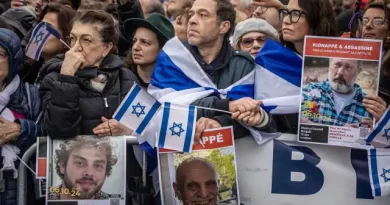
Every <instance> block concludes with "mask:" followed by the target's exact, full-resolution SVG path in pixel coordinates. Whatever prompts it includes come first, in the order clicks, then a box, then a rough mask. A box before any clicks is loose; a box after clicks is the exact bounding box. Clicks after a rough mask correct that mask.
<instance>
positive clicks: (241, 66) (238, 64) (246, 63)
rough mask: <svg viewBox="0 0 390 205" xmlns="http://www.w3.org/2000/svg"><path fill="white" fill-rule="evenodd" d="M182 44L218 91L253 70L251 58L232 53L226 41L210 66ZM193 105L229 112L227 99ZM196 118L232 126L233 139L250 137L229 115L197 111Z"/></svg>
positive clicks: (193, 48)
mask: <svg viewBox="0 0 390 205" xmlns="http://www.w3.org/2000/svg"><path fill="white" fill-rule="evenodd" d="M183 44H184V46H186V48H187V49H188V50H189V51H190V52H191V54H192V55H193V56H194V58H195V59H196V61H197V62H198V63H199V65H200V66H201V67H202V69H203V70H204V71H205V73H206V74H207V75H208V76H209V78H210V80H211V81H212V82H213V83H214V84H215V85H216V87H217V88H218V89H225V88H227V87H229V86H230V85H232V84H234V83H236V82H237V81H239V80H240V79H242V78H243V77H245V76H246V75H248V74H249V73H250V72H252V71H253V70H254V68H255V62H254V60H253V58H252V57H251V56H250V55H249V54H247V53H243V52H240V51H234V50H233V48H232V47H231V46H230V43H229V41H228V40H225V41H224V42H223V45H222V48H221V51H220V52H219V54H218V56H217V57H216V59H215V60H214V61H213V62H211V63H210V64H206V63H205V62H204V61H203V58H202V56H201V55H200V53H199V51H198V49H197V47H195V46H191V45H189V43H188V41H185V42H183ZM193 105H196V106H201V107H209V108H215V109H219V110H225V111H229V99H220V98H218V97H216V96H210V97H206V98H203V99H200V100H197V101H195V102H194V103H193ZM197 117H198V118H200V117H207V118H212V119H214V120H216V121H218V122H219V123H220V124H221V125H222V126H230V125H233V127H234V137H235V138H241V137H244V136H246V135H250V132H249V130H247V129H246V128H244V127H243V126H242V125H241V124H240V123H238V122H237V121H235V120H233V119H232V118H231V116H230V115H227V114H224V113H221V112H215V111H211V110H204V109H198V112H197ZM271 122H272V120H271V119H270V123H269V124H268V125H267V126H266V128H265V129H266V130H265V131H269V132H271V130H270V129H271V127H272V125H271Z"/></svg>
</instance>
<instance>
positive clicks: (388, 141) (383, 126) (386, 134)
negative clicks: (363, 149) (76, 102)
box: [366, 107, 390, 148]
mask: <svg viewBox="0 0 390 205" xmlns="http://www.w3.org/2000/svg"><path fill="white" fill-rule="evenodd" d="M366 141H367V142H368V143H369V144H371V145H372V146H374V147H375V148H385V147H389V146H390V107H388V108H387V109H386V111H385V113H384V115H383V116H382V118H381V119H380V120H379V121H378V123H377V124H376V127H375V128H374V129H373V130H372V131H371V132H370V133H369V134H368V136H367V139H366Z"/></svg>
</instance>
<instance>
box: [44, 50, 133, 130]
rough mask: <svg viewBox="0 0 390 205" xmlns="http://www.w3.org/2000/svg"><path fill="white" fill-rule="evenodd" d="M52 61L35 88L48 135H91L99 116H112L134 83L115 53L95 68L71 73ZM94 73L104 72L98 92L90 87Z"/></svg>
mask: <svg viewBox="0 0 390 205" xmlns="http://www.w3.org/2000/svg"><path fill="white" fill-rule="evenodd" d="M53 60H57V62H51V63H50V64H51V66H50V67H49V68H48V72H49V74H48V75H46V76H45V78H44V79H43V81H42V82H41V85H40V88H39V89H40V93H41V95H42V96H43V108H44V110H45V115H44V121H45V125H46V129H47V132H48V135H49V136H50V137H52V138H69V137H73V136H76V135H89V134H93V131H92V130H93V129H94V128H95V127H96V126H98V125H99V124H101V123H102V121H101V117H103V116H104V117H106V118H108V119H109V118H112V115H113V114H114V112H115V110H116V109H117V108H118V106H119V105H120V103H121V101H122V100H123V98H124V97H125V96H126V94H127V93H128V91H129V90H130V88H131V86H132V85H133V83H134V81H136V82H137V80H136V77H135V75H134V74H133V73H132V72H131V71H130V70H128V69H127V68H125V67H124V65H123V61H122V60H121V59H120V58H119V57H118V56H117V55H113V54H110V55H108V56H107V57H106V58H105V59H104V60H103V62H102V63H101V65H100V67H99V68H98V69H97V68H84V69H83V70H79V71H77V72H76V74H75V76H67V75H62V74H60V69H61V65H62V60H60V59H58V58H56V59H53ZM98 74H106V75H108V81H107V84H106V86H105V87H104V90H103V91H102V92H98V91H96V90H95V89H93V88H92V86H91V83H90V80H91V79H93V78H95V77H97V76H98Z"/></svg>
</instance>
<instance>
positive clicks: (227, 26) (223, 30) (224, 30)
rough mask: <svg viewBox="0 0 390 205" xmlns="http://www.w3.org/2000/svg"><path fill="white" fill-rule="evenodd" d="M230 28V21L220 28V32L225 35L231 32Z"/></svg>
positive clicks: (222, 24)
mask: <svg viewBox="0 0 390 205" xmlns="http://www.w3.org/2000/svg"><path fill="white" fill-rule="evenodd" d="M230 27H231V25H230V22H229V21H223V22H221V25H220V26H219V32H220V33H221V34H224V35H225V34H226V33H227V32H228V31H229V29H230Z"/></svg>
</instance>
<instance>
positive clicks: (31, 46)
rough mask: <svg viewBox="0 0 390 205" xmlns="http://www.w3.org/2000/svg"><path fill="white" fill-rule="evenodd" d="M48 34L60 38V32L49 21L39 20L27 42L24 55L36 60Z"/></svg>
mask: <svg viewBox="0 0 390 205" xmlns="http://www.w3.org/2000/svg"><path fill="white" fill-rule="evenodd" d="M50 35H53V36H54V37H56V38H57V39H61V33H60V32H59V31H58V30H57V29H55V28H54V27H53V26H52V25H50V24H49V23H46V22H41V23H39V24H37V25H36V26H35V28H34V30H33V32H32V35H31V38H30V41H29V42H28V44H27V48H26V56H28V57H29V58H32V59H34V60H37V61H38V60H39V58H40V56H41V52H42V50H43V48H44V47H45V44H46V42H47V40H48V39H49V37H50Z"/></svg>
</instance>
